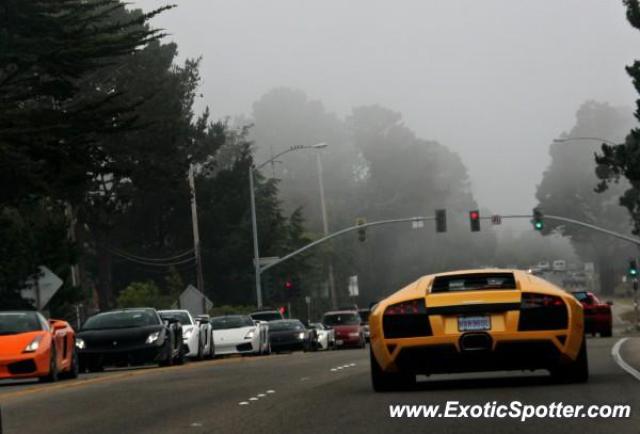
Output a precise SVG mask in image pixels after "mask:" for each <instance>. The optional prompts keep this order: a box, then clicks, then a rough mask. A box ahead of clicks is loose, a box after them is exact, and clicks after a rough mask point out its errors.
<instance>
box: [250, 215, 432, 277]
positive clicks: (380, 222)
mask: <svg viewBox="0 0 640 434" xmlns="http://www.w3.org/2000/svg"><path fill="white" fill-rule="evenodd" d="M435 219H436V218H435V217H409V218H404V219H393V220H378V221H375V222H370V223H364V224H360V225H355V226H351V227H348V228H345V229H342V230H339V231H337V232H334V233H332V234H329V235H327V236H325V237H322V238H320V239H318V240H316V241H314V242H312V243H309V244H307V245H306V246H303V247H301V248H299V249H298V250H296V251H294V252H291V253H289V254H288V255H285V256H283V257H282V258H280V259H278V260H277V261H274V262H271V263H270V264H267V265H265V266H264V267H262V268H260V272H259V273H260V274H262V273H264V272H265V271H267V270H268V269H270V268H271V267H275V266H276V265H278V264H281V263H283V262H284V261H287V260H289V259H291V258H293V257H294V256H297V255H299V254H300V253H303V252H305V251H307V250H309V249H310V248H312V247H315V246H317V245H318V244H322V243H324V242H327V241H329V240H331V239H333V238H336V237H339V236H340V235H344V234H346V233H349V232H353V231H357V230H358V229H364V228H368V227H371V226H381V225H389V224H394V223H407V222H423V221H428V220H435Z"/></svg>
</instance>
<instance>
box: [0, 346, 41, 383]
mask: <svg viewBox="0 0 640 434" xmlns="http://www.w3.org/2000/svg"><path fill="white" fill-rule="evenodd" d="M49 357H50V355H49V352H48V351H46V352H44V351H43V352H41V353H36V354H33V353H32V354H21V355H17V356H13V357H0V379H9V378H33V377H40V376H43V375H46V374H48V372H49V362H50V359H49Z"/></svg>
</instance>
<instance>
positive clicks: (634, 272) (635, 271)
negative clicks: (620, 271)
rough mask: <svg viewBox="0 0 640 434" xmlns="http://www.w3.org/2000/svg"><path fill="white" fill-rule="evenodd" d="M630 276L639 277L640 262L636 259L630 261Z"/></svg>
mask: <svg viewBox="0 0 640 434" xmlns="http://www.w3.org/2000/svg"><path fill="white" fill-rule="evenodd" d="M629 276H631V277H638V264H637V263H636V260H635V259H631V260H630V261H629Z"/></svg>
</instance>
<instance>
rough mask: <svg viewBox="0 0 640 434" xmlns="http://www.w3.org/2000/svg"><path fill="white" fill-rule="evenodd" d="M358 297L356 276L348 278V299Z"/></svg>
mask: <svg viewBox="0 0 640 434" xmlns="http://www.w3.org/2000/svg"><path fill="white" fill-rule="evenodd" d="M358 295H360V290H359V289H358V276H357V275H356V276H349V297H357V296H358Z"/></svg>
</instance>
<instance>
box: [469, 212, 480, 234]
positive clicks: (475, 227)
mask: <svg viewBox="0 0 640 434" xmlns="http://www.w3.org/2000/svg"><path fill="white" fill-rule="evenodd" d="M469 223H470V224H471V232H479V231H480V211H478V210H477V209H474V210H472V211H469Z"/></svg>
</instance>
